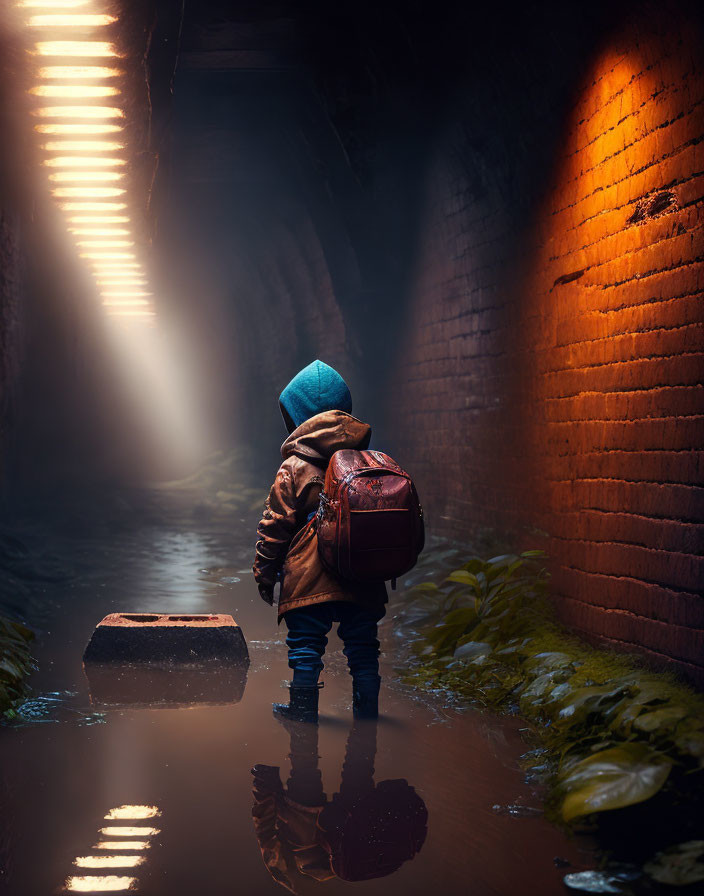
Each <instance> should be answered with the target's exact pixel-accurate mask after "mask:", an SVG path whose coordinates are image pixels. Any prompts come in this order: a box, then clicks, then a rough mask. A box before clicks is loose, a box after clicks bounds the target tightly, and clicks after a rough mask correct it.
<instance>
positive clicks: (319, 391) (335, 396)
mask: <svg viewBox="0 0 704 896" xmlns="http://www.w3.org/2000/svg"><path fill="white" fill-rule="evenodd" d="M279 407H280V408H281V413H282V415H283V418H284V421H285V423H286V428H287V429H288V431H289V432H293V430H294V429H297V428H298V427H299V426H300V425H301V423H304V422H305V421H306V420H308V419H309V418H310V417H315V416H316V414H322V413H323V411H344V412H345V413H346V414H350V413H351V412H352V396H351V395H350V390H349V388H348V387H347V383H346V382H345V381H344V380H343V379H342V377H341V376H340V374H339V373H338V372H337V371H336V370H335V369H334V368H333V367H330V366H328V365H327V364H324V363H323V362H322V361H313V363H312V364H309V365H308V366H307V367H304V368H303V370H301V371H300V372H299V373H297V374H296V375H295V376H294V378H293V379H292V380H291V382H290V383H289V384H288V386H286V388H285V389H284V390H283V392H282V393H281V395H280V396H279Z"/></svg>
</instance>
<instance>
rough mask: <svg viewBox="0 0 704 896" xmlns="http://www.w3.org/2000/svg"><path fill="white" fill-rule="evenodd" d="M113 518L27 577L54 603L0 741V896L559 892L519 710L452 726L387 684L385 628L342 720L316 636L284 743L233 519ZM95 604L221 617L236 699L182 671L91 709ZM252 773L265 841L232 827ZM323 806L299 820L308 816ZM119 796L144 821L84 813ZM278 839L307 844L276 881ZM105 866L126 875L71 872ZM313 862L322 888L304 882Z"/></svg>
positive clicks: (267, 648) (557, 846)
mask: <svg viewBox="0 0 704 896" xmlns="http://www.w3.org/2000/svg"><path fill="white" fill-rule="evenodd" d="M187 518H188V515H187ZM127 520H128V522H127V524H125V519H124V517H123V518H122V520H121V523H120V525H119V526H114V527H111V526H110V525H102V526H101V527H100V528H99V530H97V531H96V530H95V529H90V530H84V531H80V532H78V531H71V530H68V529H67V530H66V531H64V532H63V534H61V535H55V536H53V540H52V547H53V550H54V552H55V553H56V554H57V556H58V558H59V559H60V561H61V562H62V563H63V564H65V565H66V566H67V567H69V568H71V569H73V570H74V575H73V576H72V577H71V578H69V579H67V580H66V581H64V582H53V583H43V584H42V585H41V591H42V594H41V596H42V597H43V598H44V599H45V601H49V599H50V602H47V603H46V605H47V606H55V607H56V610H54V611H51V618H50V619H49V620H48V622H47V631H46V632H44V633H43V634H42V636H41V637H40V640H39V642H38V644H37V645H36V650H35V654H36V656H37V658H38V660H39V662H40V671H39V672H38V673H37V675H36V676H35V678H34V680H33V685H34V690H35V696H34V698H33V699H32V700H31V701H29V702H28V703H27V704H26V705H25V707H23V709H22V711H21V713H20V716H19V718H18V720H17V722H16V723H15V724H13V725H12V726H10V727H5V728H3V729H1V730H0V786H1V787H2V812H1V813H0V892H2V893H8V894H13V896H33V894H37V896H38V894H45V893H57V892H62V891H63V890H64V887H65V883H66V881H67V880H69V879H70V878H77V877H82V876H86V875H88V876H91V877H98V878H105V877H106V875H108V874H109V875H115V876H118V877H121V878H126V879H127V881H126V880H122V881H117V882H114V885H115V886H125V885H126V884H127V882H128V880H129V879H130V878H131V879H133V881H132V886H134V887H136V889H137V890H138V892H139V893H143V894H145V896H149V894H154V896H181V894H184V896H185V894H189V896H190V894H194V893H198V892H203V893H207V894H208V896H219V894H231V893H233V892H238V893H246V894H267V893H270V894H274V893H277V892H281V891H282V890H283V887H284V885H285V884H287V886H289V887H291V888H293V889H294V890H295V891H296V892H312V891H315V890H319V889H321V888H322V889H323V890H324V891H325V892H326V893H331V894H332V893H338V892H340V893H341V892H349V891H351V890H352V889H354V888H356V889H357V890H359V891H363V892H365V893H368V894H377V893H378V894H382V893H383V894H385V896H389V894H395V893H403V894H428V893H432V892H437V893H443V894H452V896H454V894H465V893H472V894H474V896H485V894H486V896H489V894H502V896H503V894H518V893H522V894H541V896H550V894H553V893H555V894H558V893H563V892H564V890H563V885H562V877H563V875H564V873H565V864H564V863H565V862H569V863H571V865H572V868H573V869H578V868H582V867H585V865H584V863H585V862H586V863H587V864H588V861H589V856H588V853H587V852H585V850H584V848H583V847H580V846H579V845H578V844H577V843H575V842H574V841H570V840H568V839H567V838H566V837H565V836H564V835H563V834H562V833H561V832H560V831H558V830H557V829H555V828H553V827H552V826H551V825H550V824H548V823H547V822H546V821H545V820H544V819H543V818H542V817H541V816H540V814H539V813H538V812H535V811H531V810H533V809H535V808H536V807H539V805H540V803H539V799H538V797H537V796H536V794H535V793H534V792H533V790H532V789H531V787H530V786H529V785H528V784H527V783H526V782H525V780H524V775H523V772H522V771H521V769H520V767H519V764H518V759H519V756H520V755H521V754H522V753H524V752H525V751H526V750H527V749H528V748H527V746H526V744H525V742H524V741H523V739H522V737H521V732H520V729H521V727H522V723H521V721H520V720H519V719H515V718H497V717H494V716H491V715H487V714H481V713H478V712H466V713H457V712H455V711H453V710H451V709H448V708H445V707H443V706H441V705H436V704H434V703H433V702H432V700H431V699H429V698H422V697H419V696H418V695H416V694H414V693H413V692H410V691H408V690H407V689H405V688H404V687H402V686H401V685H400V684H398V683H397V681H396V678H395V675H394V671H393V656H391V655H389V654H390V653H393V650H394V643H395V642H394V638H393V635H392V633H391V631H390V628H389V626H385V628H384V633H383V643H384V647H385V648H386V649H387V654H386V656H385V659H384V686H383V690H382V697H381V703H382V717H381V719H380V720H379V723H378V724H374V723H364V724H361V725H357V726H353V725H352V718H351V706H350V704H351V693H350V682H349V677H348V675H347V673H346V669H345V666H344V658H343V657H342V656H341V654H340V652H339V648H340V644H339V642H338V641H337V638H336V637H335V636H331V643H330V647H329V648H328V650H329V661H328V664H327V667H326V670H325V673H324V681H325V687H324V690H323V691H322V694H321V711H322V715H321V722H320V726H319V729H318V730H317V743H316V736H315V735H316V731H315V729H312V728H311V726H300V725H298V726H296V725H293V726H290V730H288V729H287V728H285V727H284V726H283V725H281V724H279V723H278V722H277V721H276V720H275V719H274V718H273V717H272V714H271V703H272V701H273V700H278V699H283V698H285V697H286V692H285V691H283V690H281V681H282V679H285V678H286V677H287V676H288V668H287V665H286V651H285V645H284V642H283V639H284V631H283V628H282V629H277V627H276V621H275V615H274V611H273V610H271V609H270V608H269V607H267V606H266V605H265V604H264V603H263V602H262V601H261V600H260V599H259V597H258V595H257V592H256V588H255V585H254V582H253V579H252V575H251V573H250V572H249V563H250V560H251V556H250V555H251V545H252V541H253V533H252V527H251V523H249V522H248V523H245V522H242V521H239V520H233V521H230V522H228V523H225V522H224V521H223V522H220V523H217V522H213V521H212V520H211V521H210V522H208V521H203V522H202V523H193V522H192V521H191V522H180V521H174V520H172V521H170V522H167V523H164V522H162V523H155V522H153V521H152V522H146V521H140V517H139V515H138V514H135V515H134V516H130V515H129V514H128V515H127ZM191 520H192V515H191ZM116 611H125V612H130V611H131V612H148V611H160V612H178V613H184V612H188V613H216V612H219V613H231V614H232V615H233V616H234V617H235V619H236V620H237V621H238V622H239V623H240V625H241V626H242V628H243V630H244V633H245V636H246V638H247V642H248V645H249V652H250V658H251V664H250V666H249V669H248V673H247V675H246V681H244V682H240V685H242V684H243V685H244V691H243V693H242V696H241V699H239V701H238V702H227V701H228V700H230V701H232V700H236V699H237V698H238V697H239V696H240V693H241V691H242V688H241V687H239V689H238V687H235V688H234V690H232V689H231V691H228V690H227V687H224V688H220V689H218V688H214V689H212V688H211V689H210V690H209V687H208V686H207V685H205V686H204V684H203V679H202V678H201V679H200V681H199V683H195V684H194V683H192V682H191V683H189V682H188V681H184V684H183V689H182V691H183V692H182V693H180V694H177V695H176V697H174V694H173V693H171V695H170V696H169V697H168V699H169V700H171V701H172V702H171V703H170V704H169V703H164V704H161V705H155V704H148V703H147V704H146V705H144V701H142V700H138V699H136V698H135V696H134V693H132V696H130V695H129V694H127V696H126V697H125V699H126V700H132V701H133V702H132V704H130V703H126V704H125V705H121V706H114V705H113V706H111V707H106V706H104V705H101V704H100V703H98V702H96V701H95V696H99V695H98V694H96V695H95V696H94V702H93V703H92V702H91V695H90V691H89V684H88V681H87V679H86V676H85V674H84V671H83V668H82V662H81V656H82V652H83V649H84V647H85V644H86V642H87V640H88V638H89V637H90V634H91V632H92V629H93V627H94V626H95V624H96V623H97V622H98V621H99V620H100V619H101V618H102V617H103V616H104V615H105V614H107V613H109V612H116ZM103 684H104V682H103ZM93 686H94V688H96V689H99V688H100V686H101V685H100V683H99V682H98V683H97V684H96V683H95V682H93ZM179 687H180V684H179ZM172 690H173V689H172ZM138 695H139V690H138ZM135 700H136V702H135ZM173 701H175V702H173ZM346 751H347V754H346ZM292 753H293V757H294V759H293V761H294V763H295V765H296V772H295V774H294V775H293V778H292V780H289V776H290V767H291V759H290V754H292ZM316 753H317V755H318V756H319V761H318V763H317V767H316V761H315V757H316ZM346 755H347V758H346V764H345V779H344V781H343V782H342V784H341V773H342V769H343V762H345V756H346ZM255 765H258V766H270V767H279V768H280V777H281V781H282V787H283V789H281V790H279V789H278V787H277V785H276V773H275V772H274V771H272V770H268V771H267V770H266V769H261V768H260V770H259V774H258V780H259V784H260V788H259V796H260V799H261V801H262V806H263V810H264V809H267V808H268V809H271V808H272V807H273V806H278V817H279V829H278V834H277V832H276V831H275V830H273V829H271V830H270V829H269V828H268V827H267V824H266V823H264V822H260V824H259V841H261V843H260V842H259V841H258V838H257V831H255V824H254V820H253V816H252V806H253V794H252V786H253V776H252V771H251V770H252V768H253V766H255ZM318 772H320V773H321V775H319V774H318ZM321 779H322V780H321ZM389 781H393V782H397V783H395V784H388V783H386V784H385V783H383V782H389ZM321 788H322V789H321ZM323 794H324V795H323ZM362 795H363V798H362ZM306 803H307V804H308V805H307V806H305V805H304V804H306ZM325 803H327V806H328V808H327V810H326V812H325V813H324V814H323V815H322V816H320V818H319V817H318V811H317V809H315V808H312V807H315V806H318V807H320V806H321V805H323V804H325ZM125 805H128V806H129V805H132V806H148V807H156V808H157V809H158V813H159V814H158V815H156V816H154V817H152V818H150V819H147V820H146V821H145V820H141V821H140V820H132V821H129V820H118V821H115V822H113V823H112V824H111V822H110V821H108V820H106V818H105V817H106V816H107V815H109V814H110V811H111V810H114V809H116V808H117V807H120V806H125ZM508 807H514V808H513V809H509V808H508ZM263 810H262V811H263ZM426 813H427V815H426ZM128 814H129V813H128ZM133 814H139V812H137V813H133ZM316 819H317V821H316ZM426 819H427V821H426ZM265 821H266V820H265ZM125 825H127V826H134V827H137V828H145V827H146V828H147V830H150V829H151V828H154V829H156V830H158V833H151V832H150V833H148V834H143V833H142V834H140V832H139V831H137V832H136V833H135V835H134V837H133V838H128V839H127V841H126V842H132V843H133V846H132V847H130V848H124V847H123V848H120V847H118V846H116V845H115V843H116V842H118V840H119V838H115V832H114V831H112V832H111V831H108V832H107V833H101V829H103V828H110V827H115V826H118V827H119V826H125ZM426 828H427V830H426ZM319 829H322V830H323V832H324V836H322V837H321V834H320V831H319ZM316 830H318V833H316ZM140 837H141V840H140ZM306 838H307V839H306ZM321 841H324V842H325V843H326V844H327V846H321V845H320V844H321ZM101 842H107V843H109V844H110V843H111V844H113V845H112V846H111V847H109V848H107V849H104V848H98V844H99V843H101ZM119 842H120V843H121V844H124V843H125V838H124V837H123V839H122V841H119ZM282 842H286V843H288V844H289V845H290V844H291V842H295V843H297V844H298V845H299V846H300V845H307V846H309V849H308V851H306V852H300V853H299V854H298V856H299V860H300V861H299V865H305V864H306V862H309V864H310V868H309V871H308V873H305V872H304V873H301V872H300V871H295V870H293V869H294V868H295V861H294V859H293V858H292V857H293V856H294V853H293V852H291V851H290V850H289V849H288V847H286V848H283V852H282V847H281V843H282ZM139 843H141V844H142V845H143V846H144V845H145V844H146V848H143V849H138V848H136V845H134V844H139ZM316 843H317V845H316ZM260 846H261V847H263V848H264V850H265V854H266V856H267V858H268V859H269V866H270V869H271V871H273V872H274V873H275V874H276V875H278V877H279V879H280V882H277V881H276V880H275V878H274V876H272V873H270V869H269V868H268V867H267V865H266V864H265V861H264V859H263V853H262V848H260ZM267 850H269V851H267ZM414 853H415V854H414ZM125 855H130V856H137V857H138V859H139V862H138V864H134V865H133V867H128V868H108V869H106V868H98V869H95V868H91V867H81V868H79V867H77V866H76V865H75V864H74V862H75V860H76V859H78V858H80V859H81V860H82V861H83V862H84V863H86V862H87V863H88V865H90V864H91V863H93V864H95V861H94V860H95V858H96V857H106V856H112V857H115V856H125ZM304 856H305V860H304V858H302V857H304ZM331 856H332V858H331ZM556 859H557V860H558V861H557V862H556V861H555V860H556ZM113 861H119V859H113ZM129 861H131V862H134V861H137V860H135V859H130V860H129ZM98 864H100V863H98ZM275 866H277V867H275ZM396 866H399V867H398V868H397V870H395V871H392V870H391V869H392V868H394V867H396ZM313 869H316V870H315V873H316V874H317V875H318V877H322V878H326V880H325V881H324V882H318V881H317V880H314V879H313V877H311V876H310V874H311V873H313ZM321 869H322V870H321ZM568 870H569V869H568ZM382 872H383V873H384V874H385V875H386V876H383V877H378V876H377V877H374V876H371V877H370V879H366V880H355V881H354V882H350V879H354V878H357V877H360V876H370V875H379V874H381V873H382ZM343 877H344V878H346V879H342V878H343ZM108 882H109V881H107V880H105V879H103V880H102V883H100V882H97V883H96V882H95V881H93V882H90V881H89V882H87V883H86V884H85V886H86V887H94V888H95V887H98V886H103V887H105V886H106V885H107V883H108ZM73 885H74V886H75V887H78V886H82V884H80V882H77V881H74V882H73ZM88 891H89V892H90V891H91V890H90V889H89V890H88ZM93 891H96V890H93ZM102 891H103V892H105V891H106V890H105V889H103V890H102ZM118 892H119V891H118Z"/></svg>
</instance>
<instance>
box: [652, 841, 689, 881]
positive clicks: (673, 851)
mask: <svg viewBox="0 0 704 896" xmlns="http://www.w3.org/2000/svg"><path fill="white" fill-rule="evenodd" d="M643 870H644V871H645V873H646V874H649V875H650V877H652V878H653V879H654V880H656V881H658V883H661V884H668V885H669V886H671V887H685V886H688V885H689V884H696V883H699V882H700V881H704V840H689V841H688V842H687V843H680V844H679V845H678V846H672V847H670V849H666V850H664V851H663V852H659V853H657V855H655V856H654V857H653V858H652V859H651V860H650V861H649V862H646V864H645V865H644V866H643Z"/></svg>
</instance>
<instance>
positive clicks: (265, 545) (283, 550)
mask: <svg viewBox="0 0 704 896" xmlns="http://www.w3.org/2000/svg"><path fill="white" fill-rule="evenodd" d="M296 504H297V501H296V489H295V485H294V481H293V474H292V472H291V470H290V469H288V467H287V466H286V464H285V463H284V464H282V465H281V467H280V468H279V472H278V473H277V474H276V479H275V480H274V484H273V485H272V487H271V491H270V492H269V497H268V498H267V501H266V504H265V505H264V512H263V514H262V518H261V520H260V521H259V525H258V526H257V535H258V539H257V546H256V552H257V553H256V558H255V560H254V566H253V567H252V571H253V573H254V578H255V580H256V582H257V584H260V585H270V586H272V587H273V586H274V584H275V583H276V577H277V575H278V573H279V571H280V570H281V568H282V566H283V565H284V560H285V559H286V554H287V552H288V548H289V545H290V543H291V539H292V538H293V536H294V535H295V534H296V532H297V531H298V528H299V520H298V512H297V509H296Z"/></svg>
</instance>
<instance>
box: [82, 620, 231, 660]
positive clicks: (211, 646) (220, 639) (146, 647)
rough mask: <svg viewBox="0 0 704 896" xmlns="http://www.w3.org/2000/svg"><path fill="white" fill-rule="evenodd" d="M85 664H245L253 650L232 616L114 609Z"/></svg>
mask: <svg viewBox="0 0 704 896" xmlns="http://www.w3.org/2000/svg"><path fill="white" fill-rule="evenodd" d="M83 662H84V663H150V664H164V663H190V664H197V665H201V664H204V663H220V664H225V663H227V664H242V663H248V662H249V654H248V652H247V644H246V642H245V639H244V635H243V634H242V629H241V628H240V627H239V625H237V623H236V622H235V620H234V619H233V618H232V616H227V615H224V614H218V615H198V614H178V613H111V614H110V615H109V616H106V617H105V618H104V619H103V620H102V621H101V622H100V623H98V626H97V627H96V629H95V631H94V632H93V635H92V637H91V639H90V641H89V642H88V646H87V647H86V649H85V652H84V654H83Z"/></svg>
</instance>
